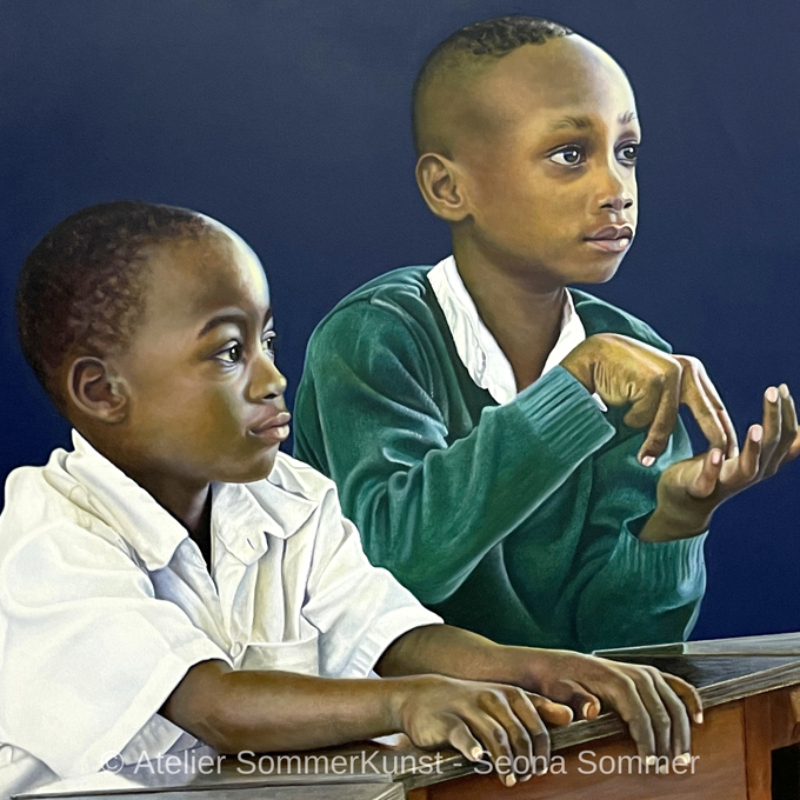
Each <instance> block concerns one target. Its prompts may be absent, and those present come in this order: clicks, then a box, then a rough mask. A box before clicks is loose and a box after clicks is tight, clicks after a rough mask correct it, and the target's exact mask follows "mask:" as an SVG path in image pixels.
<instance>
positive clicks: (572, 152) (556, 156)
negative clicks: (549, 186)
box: [550, 147, 584, 167]
mask: <svg viewBox="0 0 800 800" xmlns="http://www.w3.org/2000/svg"><path fill="white" fill-rule="evenodd" d="M550 160H551V161H555V163H556V164H561V165H562V166H564V167H574V166H575V165H576V164H580V163H582V162H583V161H584V155H583V150H582V149H581V148H580V147H564V148H562V149H561V150H559V151H558V152H557V153H553V154H552V155H551V156H550Z"/></svg>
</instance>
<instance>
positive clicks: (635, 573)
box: [610, 525, 708, 596]
mask: <svg viewBox="0 0 800 800" xmlns="http://www.w3.org/2000/svg"><path fill="white" fill-rule="evenodd" d="M707 536H708V532H707V531H706V533H702V534H700V535H699V536H692V537H690V538H688V539H678V540H677V541H674V542H642V541H641V540H639V539H638V538H637V537H636V536H634V535H633V534H632V533H631V532H630V531H629V530H628V529H627V525H626V526H624V528H623V531H622V534H621V536H620V537H619V541H618V543H617V546H616V549H615V552H614V554H613V555H612V556H611V559H610V561H612V562H614V563H615V564H616V565H617V571H618V572H619V574H620V575H626V576H628V579H627V580H626V584H627V585H628V588H629V589H633V590H635V589H636V588H641V589H642V590H643V591H646V592H648V593H649V594H653V593H659V592H673V593H675V594H678V595H682V594H686V595H687V596H688V595H694V594H696V593H697V588H698V581H702V580H703V575H704V570H705V562H704V559H703V544H704V543H705V540H706V537H707ZM634 582H635V583H636V584H637V586H632V585H631V583H634Z"/></svg>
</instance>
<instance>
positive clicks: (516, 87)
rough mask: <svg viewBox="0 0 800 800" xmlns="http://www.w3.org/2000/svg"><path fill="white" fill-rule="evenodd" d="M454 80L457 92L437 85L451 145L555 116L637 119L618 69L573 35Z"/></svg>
mask: <svg viewBox="0 0 800 800" xmlns="http://www.w3.org/2000/svg"><path fill="white" fill-rule="evenodd" d="M452 78H453V79H454V80H455V81H456V82H457V83H460V84H461V87H460V91H458V92H455V91H452V89H453V86H452V85H451V86H450V87H446V83H447V81H443V82H442V83H441V84H440V86H439V87H438V88H439V90H440V91H438V92H436V94H438V95H439V97H438V98H436V101H437V102H438V103H439V104H440V105H439V112H438V116H439V120H438V121H437V122H436V124H437V125H438V126H440V127H441V128H442V133H443V134H445V136H446V138H450V139H451V140H452V141H453V144H454V145H455V143H456V142H457V140H458V139H461V140H462V141H467V140H469V139H473V138H474V135H477V136H478V138H481V139H482V138H484V137H485V136H487V135H488V136H491V135H493V134H494V133H495V132H496V131H497V130H498V129H499V128H501V127H506V126H508V125H509V124H513V123H519V122H522V123H526V124H527V123H529V122H530V121H531V120H532V119H534V118H539V120H540V121H542V122H545V121H546V122H547V123H548V124H549V123H550V122H552V121H553V120H554V118H555V117H556V116H558V115H559V114H563V115H564V116H572V117H574V116H580V115H582V114H583V113H584V112H585V113H587V114H589V113H592V114H601V115H604V116H606V117H612V116H613V117H614V118H616V117H618V116H619V117H620V118H622V117H623V116H624V115H627V118H628V119H630V116H631V115H635V113H636V108H635V99H634V96H633V90H632V88H631V86H630V83H629V82H628V79H627V77H626V76H625V73H624V72H623V71H622V69H621V67H620V66H619V65H618V64H617V63H616V62H615V61H614V59H612V58H611V56H609V55H608V53H606V52H605V51H604V50H602V49H601V48H599V47H598V46H597V45H595V44H593V43H592V42H589V41H588V40H586V39H584V38H583V37H581V36H577V35H575V34H573V35H570V36H565V37H561V38H558V39H551V40H549V41H547V42H546V43H544V44H527V45H522V46H521V47H518V48H517V49H515V50H513V51H511V52H510V53H508V54H507V55H505V56H502V57H500V58H498V59H496V60H494V61H491V62H489V65H488V66H487V67H485V68H483V69H465V70H463V72H462V74H461V75H460V76H459V75H453V76H452ZM445 89H447V91H445ZM431 99H432V100H433V99H434V98H431ZM434 105H435V104H434V103H431V104H430V106H429V108H433V107H434ZM432 116H434V117H436V116H437V112H435V111H434V112H433V114H432ZM447 129H449V132H450V135H449V136H448V135H447V134H446V133H445V131H447ZM464 133H466V134H467V136H464Z"/></svg>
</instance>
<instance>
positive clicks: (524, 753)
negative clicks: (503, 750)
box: [478, 688, 550, 774]
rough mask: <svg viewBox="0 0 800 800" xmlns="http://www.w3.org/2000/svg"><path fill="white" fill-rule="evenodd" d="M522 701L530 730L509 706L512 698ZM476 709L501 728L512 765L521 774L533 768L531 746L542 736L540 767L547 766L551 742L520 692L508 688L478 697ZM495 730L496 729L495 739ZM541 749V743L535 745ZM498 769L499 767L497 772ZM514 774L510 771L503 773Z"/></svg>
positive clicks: (532, 709)
mask: <svg viewBox="0 0 800 800" xmlns="http://www.w3.org/2000/svg"><path fill="white" fill-rule="evenodd" d="M520 697H522V698H524V704H525V705H526V706H527V712H528V713H527V716H528V720H529V722H530V724H531V728H530V730H529V729H528V727H526V725H525V724H524V722H523V721H522V720H521V719H520V718H519V717H518V716H517V714H516V712H515V710H514V709H513V708H512V706H511V701H512V698H513V699H514V701H515V702H516V701H517V700H518V698H520ZM478 705H479V707H480V708H482V709H483V710H484V711H485V712H486V714H487V717H488V718H489V719H490V720H491V721H492V722H494V723H496V724H497V725H499V726H501V728H502V731H503V733H504V737H505V741H506V743H507V746H508V748H509V750H510V756H511V762H512V764H513V765H516V767H517V769H519V771H520V774H527V773H529V772H530V770H531V768H532V767H533V764H534V761H533V755H534V742H533V739H534V738H537V737H542V736H544V739H545V743H546V746H545V750H544V752H543V763H544V764H545V765H546V764H547V763H548V761H547V759H548V754H549V750H550V739H549V736H548V735H547V729H546V728H545V727H544V723H543V722H542V720H541V718H540V717H539V714H538V712H537V711H536V709H535V708H534V707H533V706H532V705H531V704H530V702H529V701H528V700H527V698H525V695H524V693H523V691H522V690H521V689H516V688H509V689H501V690H498V691H495V692H491V693H488V694H484V695H481V696H480V698H479V701H478ZM496 734H497V729H496V728H495V735H496ZM538 746H539V747H540V748H541V739H540V740H539V742H538ZM499 769H500V765H499V764H498V770H499ZM509 771H514V770H513V769H511V767H509V769H506V770H505V772H506V773H508V772H509Z"/></svg>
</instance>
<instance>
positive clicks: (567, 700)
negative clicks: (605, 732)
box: [547, 680, 601, 719]
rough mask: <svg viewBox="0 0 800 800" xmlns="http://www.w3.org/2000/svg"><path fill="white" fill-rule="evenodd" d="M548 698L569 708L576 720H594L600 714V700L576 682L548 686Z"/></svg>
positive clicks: (561, 682)
mask: <svg viewBox="0 0 800 800" xmlns="http://www.w3.org/2000/svg"><path fill="white" fill-rule="evenodd" d="M547 696H548V697H549V698H550V699H551V700H555V701H556V702H557V703H563V704H564V705H567V706H569V707H570V708H571V709H572V713H573V714H574V715H575V718H576V719H594V718H595V717H596V716H597V715H598V714H599V713H600V708H601V705H600V699H599V698H598V697H597V696H595V695H593V694H592V693H591V692H589V691H588V690H587V689H585V688H584V687H583V686H581V685H580V684H579V683H576V682H575V681H571V680H560V681H556V682H555V683H554V684H552V686H548V688H547Z"/></svg>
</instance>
